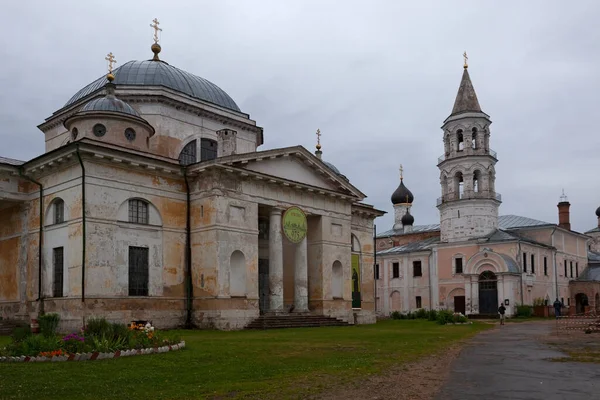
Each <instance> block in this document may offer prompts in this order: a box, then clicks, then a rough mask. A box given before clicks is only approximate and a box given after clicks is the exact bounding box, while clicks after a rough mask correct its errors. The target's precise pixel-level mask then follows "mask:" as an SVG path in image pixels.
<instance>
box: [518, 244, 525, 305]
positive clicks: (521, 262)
mask: <svg viewBox="0 0 600 400" xmlns="http://www.w3.org/2000/svg"><path fill="white" fill-rule="evenodd" d="M517 243H518V244H519V276H520V277H521V305H524V304H523V301H524V297H523V291H524V290H523V254H522V253H521V241H520V240H518V241H517Z"/></svg>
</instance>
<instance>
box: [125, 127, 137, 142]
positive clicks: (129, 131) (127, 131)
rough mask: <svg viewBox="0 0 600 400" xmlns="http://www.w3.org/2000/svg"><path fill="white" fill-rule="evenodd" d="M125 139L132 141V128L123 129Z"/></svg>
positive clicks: (133, 132)
mask: <svg viewBox="0 0 600 400" xmlns="http://www.w3.org/2000/svg"><path fill="white" fill-rule="evenodd" d="M125 139H127V140H129V141H130V142H133V141H134V140H135V131H134V130H133V129H132V128H127V129H125Z"/></svg>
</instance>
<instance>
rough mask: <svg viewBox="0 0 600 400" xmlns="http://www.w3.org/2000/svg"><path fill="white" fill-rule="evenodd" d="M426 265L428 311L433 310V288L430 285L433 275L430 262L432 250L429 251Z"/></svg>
mask: <svg viewBox="0 0 600 400" xmlns="http://www.w3.org/2000/svg"><path fill="white" fill-rule="evenodd" d="M427 259H428V264H429V310H433V288H432V284H431V276H432V275H433V263H432V262H431V260H432V259H433V250H430V253H429V257H427Z"/></svg>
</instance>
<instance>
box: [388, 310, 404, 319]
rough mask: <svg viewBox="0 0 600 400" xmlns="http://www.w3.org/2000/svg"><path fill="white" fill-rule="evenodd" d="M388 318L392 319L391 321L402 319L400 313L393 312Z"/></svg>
mask: <svg viewBox="0 0 600 400" xmlns="http://www.w3.org/2000/svg"><path fill="white" fill-rule="evenodd" d="M390 316H391V317H392V319H402V314H401V313H400V311H394V312H392V314H391V315H390Z"/></svg>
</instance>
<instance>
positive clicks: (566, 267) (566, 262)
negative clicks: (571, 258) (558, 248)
mask: <svg viewBox="0 0 600 400" xmlns="http://www.w3.org/2000/svg"><path fill="white" fill-rule="evenodd" d="M564 261H565V278H566V277H567V260H564Z"/></svg>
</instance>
